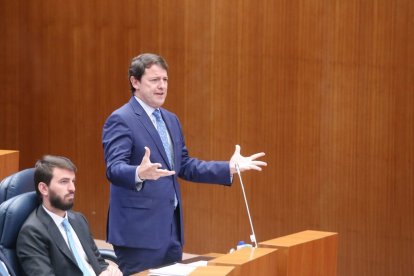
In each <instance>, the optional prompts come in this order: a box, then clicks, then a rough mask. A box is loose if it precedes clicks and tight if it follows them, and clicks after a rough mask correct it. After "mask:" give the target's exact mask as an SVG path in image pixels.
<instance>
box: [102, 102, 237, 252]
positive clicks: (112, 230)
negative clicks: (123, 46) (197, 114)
mask: <svg viewBox="0 0 414 276" xmlns="http://www.w3.org/2000/svg"><path fill="white" fill-rule="evenodd" d="M160 110H161V114H162V117H163V119H164V121H165V124H166V126H167V129H168V131H169V134H170V137H171V140H172V144H173V148H174V168H171V167H170V165H169V162H168V158H167V155H166V152H165V150H164V147H163V145H162V141H161V138H160V136H159V134H158V132H157V130H156V128H155V127H154V125H153V123H152V121H151V119H150V118H149V116H148V115H147V113H146V112H145V110H144V109H143V108H142V106H141V105H140V104H139V103H138V101H137V100H136V99H135V98H134V97H131V99H130V101H129V102H128V103H126V104H125V105H124V106H122V107H121V108H119V109H117V110H116V111H114V112H113V113H112V114H111V115H110V116H109V118H108V119H107V121H106V122H105V125H104V128H103V147H104V154H105V162H106V167H107V169H106V175H107V178H108V179H109V181H110V183H111V184H110V185H111V187H110V202H109V215H108V224H107V230H108V233H107V235H108V237H107V238H108V241H109V242H110V243H112V244H114V245H117V246H126V247H132V248H147V249H157V248H160V247H161V245H162V244H165V243H167V242H169V238H170V231H171V227H170V226H171V222H172V219H173V214H174V194H176V195H177V198H178V201H179V202H178V208H180V207H181V191H180V185H179V183H178V180H177V177H180V178H183V179H185V180H189V181H194V182H201V183H216V184H223V185H231V176H230V170H229V163H228V162H224V161H209V162H207V161H201V160H198V159H196V158H191V157H190V156H189V154H188V150H187V147H186V146H185V141H184V136H183V132H182V128H181V124H180V122H179V120H178V118H177V116H176V115H175V114H173V113H171V112H169V111H167V110H166V109H163V108H161V109H160ZM144 147H148V148H149V149H150V150H151V155H150V160H151V162H152V163H161V164H162V167H163V168H165V169H169V170H174V171H175V172H176V174H175V175H173V176H169V177H161V178H159V179H158V180H147V181H145V182H144V184H143V187H142V189H141V190H140V191H137V189H136V183H135V174H136V168H137V166H138V165H139V164H140V163H141V161H142V158H143V156H144V153H145V149H144ZM180 229H181V231H180V233H181V243H182V244H184V237H183V233H184V229H183V223H182V210H181V208H180Z"/></svg>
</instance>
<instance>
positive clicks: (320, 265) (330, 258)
mask: <svg viewBox="0 0 414 276" xmlns="http://www.w3.org/2000/svg"><path fill="white" fill-rule="evenodd" d="M259 247H266V248H277V249H278V250H279V252H280V254H278V259H277V261H276V263H275V265H274V267H275V269H276V270H277V275H278V276H302V275H306V276H333V275H336V270H337V251H338V234H337V233H333V232H321V231H313V230H306V231H302V232H299V233H295V234H291V235H287V236H283V237H280V238H276V239H272V240H268V241H264V242H261V243H259ZM276 264H277V265H276Z"/></svg>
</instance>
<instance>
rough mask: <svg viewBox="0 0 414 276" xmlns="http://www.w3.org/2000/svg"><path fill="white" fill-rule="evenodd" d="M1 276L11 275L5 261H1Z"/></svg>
mask: <svg viewBox="0 0 414 276" xmlns="http://www.w3.org/2000/svg"><path fill="white" fill-rule="evenodd" d="M0 275H2V276H9V275H10V273H9V271H8V269H7V266H6V264H5V263H4V262H3V261H0Z"/></svg>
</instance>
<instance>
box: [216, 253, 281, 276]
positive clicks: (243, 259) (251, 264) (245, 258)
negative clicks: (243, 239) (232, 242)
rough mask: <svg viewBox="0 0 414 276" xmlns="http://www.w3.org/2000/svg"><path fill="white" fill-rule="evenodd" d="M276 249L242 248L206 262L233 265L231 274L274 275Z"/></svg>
mask: <svg viewBox="0 0 414 276" xmlns="http://www.w3.org/2000/svg"><path fill="white" fill-rule="evenodd" d="M277 251H278V250H277V249H272V248H242V249H240V250H236V251H235V252H233V253H229V254H226V255H223V256H221V257H218V258H215V259H213V260H211V261H209V262H208V265H213V266H214V265H219V266H234V267H235V269H234V271H233V272H232V273H233V274H232V275H235V276H246V275H255V276H259V275H266V276H271V275H276V269H275V262H276V260H277V253H278V252H277Z"/></svg>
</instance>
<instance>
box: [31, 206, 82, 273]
mask: <svg viewBox="0 0 414 276" xmlns="http://www.w3.org/2000/svg"><path fill="white" fill-rule="evenodd" d="M37 210H38V212H37V214H38V217H39V219H40V220H41V221H42V223H43V224H45V225H46V228H47V231H48V232H49V235H50V236H51V238H52V240H53V241H55V243H56V246H57V247H58V248H59V249H60V251H62V253H63V254H64V255H65V256H66V257H68V258H69V259H70V260H72V262H73V263H74V264H75V265H78V263H77V262H76V259H75V256H73V254H72V252H71V251H70V249H69V247H68V245H67V243H66V242H65V240H64V239H63V237H62V233H61V232H60V230H59V228H58V227H57V226H56V224H55V222H54V221H53V219H52V218H51V217H50V216H49V215H48V214H47V213H46V211H45V210H43V207H42V205H40V206H39V207H38V209H37Z"/></svg>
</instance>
